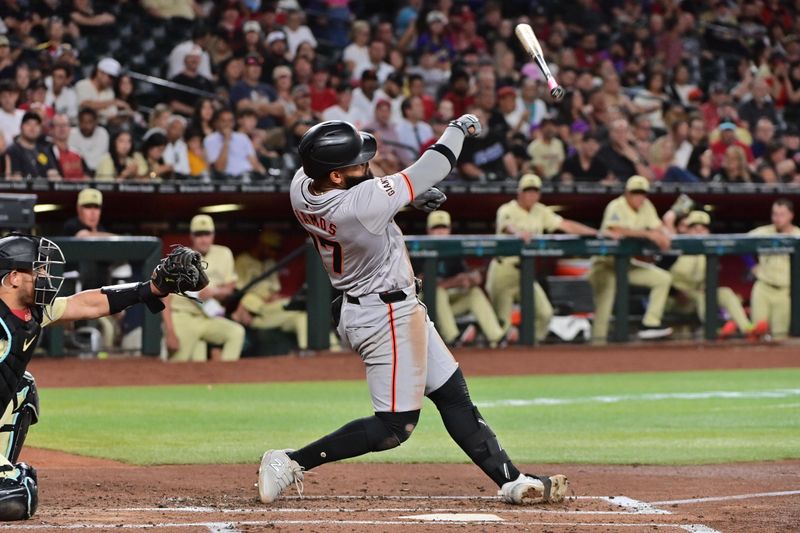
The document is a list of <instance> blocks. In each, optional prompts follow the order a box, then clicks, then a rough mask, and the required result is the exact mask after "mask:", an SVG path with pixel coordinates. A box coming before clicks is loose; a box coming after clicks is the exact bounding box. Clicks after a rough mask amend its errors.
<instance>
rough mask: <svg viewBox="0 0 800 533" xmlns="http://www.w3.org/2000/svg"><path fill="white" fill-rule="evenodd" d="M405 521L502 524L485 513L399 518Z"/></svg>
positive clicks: (495, 517) (491, 515) (496, 517)
mask: <svg viewBox="0 0 800 533" xmlns="http://www.w3.org/2000/svg"><path fill="white" fill-rule="evenodd" d="M399 518H404V519H407V520H421V521H423V522H502V521H503V519H502V518H500V517H499V516H497V515H496V514H486V513H436V514H416V515H411V516H401V517H399Z"/></svg>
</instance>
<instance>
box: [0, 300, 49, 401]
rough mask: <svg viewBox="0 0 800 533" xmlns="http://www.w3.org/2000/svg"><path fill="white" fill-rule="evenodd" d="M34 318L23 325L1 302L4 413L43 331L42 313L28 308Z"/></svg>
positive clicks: (0, 383)
mask: <svg viewBox="0 0 800 533" xmlns="http://www.w3.org/2000/svg"><path fill="white" fill-rule="evenodd" d="M30 311H31V314H32V316H33V318H32V319H31V320H28V321H25V320H22V319H20V318H17V316H16V315H15V314H14V313H12V312H11V309H9V308H8V306H7V305H6V304H5V302H3V301H2V300H0V338H2V339H4V340H5V341H6V342H5V343H0V345H2V344H4V345H5V346H4V347H3V349H2V352H1V353H0V409H5V407H6V406H7V405H8V402H10V401H11V398H12V397H13V396H14V394H16V392H17V387H18V386H19V382H20V380H21V379H22V374H23V373H24V372H25V368H26V367H27V366H28V363H29V362H30V360H31V356H32V355H33V351H34V350H35V349H36V345H37V344H38V341H39V336H40V335H39V334H40V333H41V331H42V325H41V324H42V310H41V309H40V308H39V307H37V306H34V307H32V308H31V310H30Z"/></svg>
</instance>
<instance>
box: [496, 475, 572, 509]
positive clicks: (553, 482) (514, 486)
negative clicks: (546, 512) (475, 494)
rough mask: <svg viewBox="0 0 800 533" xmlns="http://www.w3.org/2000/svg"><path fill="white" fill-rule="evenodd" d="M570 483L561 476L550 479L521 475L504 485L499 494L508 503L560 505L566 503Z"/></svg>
mask: <svg viewBox="0 0 800 533" xmlns="http://www.w3.org/2000/svg"><path fill="white" fill-rule="evenodd" d="M568 488H569V481H568V480H567V478H566V476H563V475H561V474H558V475H555V476H550V477H539V476H531V475H528V474H520V475H519V477H518V478H517V479H515V480H514V481H509V482H508V483H505V484H503V486H502V487H501V488H500V490H499V491H497V494H498V495H499V496H502V497H503V501H505V502H506V503H513V504H515V505H524V504H531V503H558V502H561V501H564V496H566V494H567V489H568Z"/></svg>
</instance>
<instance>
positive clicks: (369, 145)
mask: <svg viewBox="0 0 800 533" xmlns="http://www.w3.org/2000/svg"><path fill="white" fill-rule="evenodd" d="M358 133H359V134H361V142H362V145H361V151H360V152H358V155H357V156H356V157H355V159H353V160H352V161H350V162H349V163H348V164H346V165H342V166H341V167H340V168H345V167H352V166H353V165H362V164H364V163H366V162H367V161H369V160H370V159H372V158H373V157H375V153H376V152H377V151H378V141H376V140H375V137H374V136H373V135H372V134H371V133H365V132H363V131H360V132H358Z"/></svg>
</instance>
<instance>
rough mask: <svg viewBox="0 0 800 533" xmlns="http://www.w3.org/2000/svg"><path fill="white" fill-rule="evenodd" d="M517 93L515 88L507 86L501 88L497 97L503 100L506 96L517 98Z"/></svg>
mask: <svg viewBox="0 0 800 533" xmlns="http://www.w3.org/2000/svg"><path fill="white" fill-rule="evenodd" d="M516 95H517V91H515V90H514V88H513V87H510V86H508V85H506V86H505V87H500V89H499V90H498V91H497V97H498V98H503V97H504V96H516Z"/></svg>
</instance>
